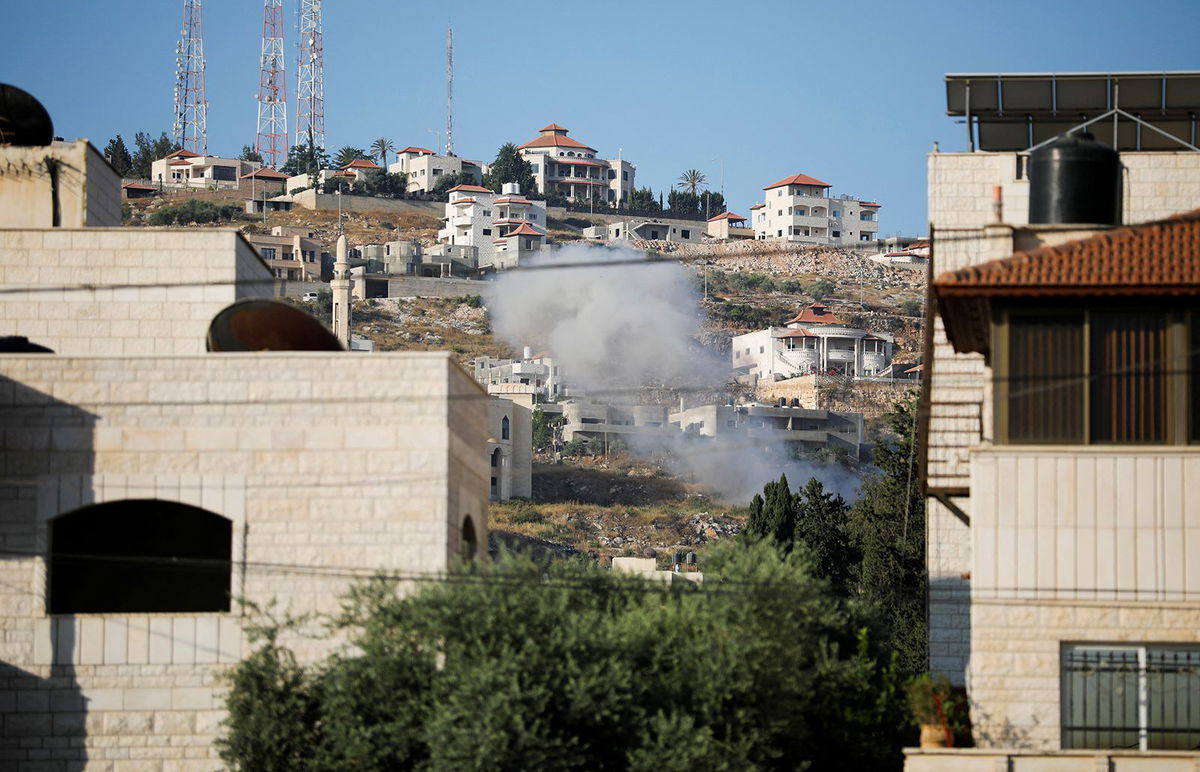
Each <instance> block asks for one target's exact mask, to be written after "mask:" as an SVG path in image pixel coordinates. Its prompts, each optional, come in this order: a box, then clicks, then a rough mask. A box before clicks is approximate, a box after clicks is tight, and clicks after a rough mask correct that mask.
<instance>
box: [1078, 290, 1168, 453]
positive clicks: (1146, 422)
mask: <svg viewBox="0 0 1200 772" xmlns="http://www.w3.org/2000/svg"><path fill="white" fill-rule="evenodd" d="M1091 333H1092V334H1091V360H1092V361H1091V367H1090V372H1091V373H1092V374H1093V377H1092V441H1093V442H1165V441H1166V439H1167V410H1166V406H1167V377H1166V367H1165V364H1166V361H1165V358H1166V355H1167V319H1166V316H1165V315H1164V314H1152V315H1143V314H1127V313H1118V314H1113V313H1093V314H1091Z"/></svg>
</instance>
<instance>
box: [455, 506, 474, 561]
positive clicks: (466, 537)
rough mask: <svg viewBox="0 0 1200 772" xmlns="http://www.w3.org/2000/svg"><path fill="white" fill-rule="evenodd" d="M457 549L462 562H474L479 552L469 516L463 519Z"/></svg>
mask: <svg viewBox="0 0 1200 772" xmlns="http://www.w3.org/2000/svg"><path fill="white" fill-rule="evenodd" d="M459 547H460V550H461V552H462V558H463V560H474V559H475V556H476V555H477V554H478V552H479V540H478V538H476V536H475V523H473V522H471V516H470V515H467V516H466V517H464V518H463V524H462V539H461V541H460V542H459Z"/></svg>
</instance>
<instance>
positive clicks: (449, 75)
mask: <svg viewBox="0 0 1200 772" xmlns="http://www.w3.org/2000/svg"><path fill="white" fill-rule="evenodd" d="M446 155H454V28H453V27H446Z"/></svg>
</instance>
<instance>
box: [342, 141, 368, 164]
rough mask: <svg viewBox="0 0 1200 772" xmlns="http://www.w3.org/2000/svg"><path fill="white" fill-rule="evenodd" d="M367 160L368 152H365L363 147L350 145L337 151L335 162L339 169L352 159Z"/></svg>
mask: <svg viewBox="0 0 1200 772" xmlns="http://www.w3.org/2000/svg"><path fill="white" fill-rule="evenodd" d="M365 160H367V154H366V153H365V152H363V149H362V148H361V147H350V146H349V145H346V146H345V147H344V148H342V149H341V150H339V151H337V155H335V156H334V163H336V164H337V165H338V168H339V169H340V168H342V167H343V166H345V165H346V164H348V163H350V162H351V161H365Z"/></svg>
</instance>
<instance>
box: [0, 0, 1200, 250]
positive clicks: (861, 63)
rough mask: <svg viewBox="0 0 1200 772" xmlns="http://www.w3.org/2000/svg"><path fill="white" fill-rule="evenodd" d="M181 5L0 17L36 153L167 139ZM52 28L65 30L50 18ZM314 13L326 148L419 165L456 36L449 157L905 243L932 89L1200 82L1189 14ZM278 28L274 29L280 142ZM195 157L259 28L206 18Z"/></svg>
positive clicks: (462, 7)
mask: <svg viewBox="0 0 1200 772" xmlns="http://www.w3.org/2000/svg"><path fill="white" fill-rule="evenodd" d="M182 5H183V4H182V1H181V0H68V2H67V3H65V4H63V3H48V2H40V3H30V2H17V0H0V6H2V8H3V10H2V11H0V16H2V17H3V23H0V81H5V82H11V83H14V84H16V85H19V86H21V87H22V88H25V89H27V90H29V91H31V92H33V93H34V95H35V96H37V97H38V98H39V99H40V100H42V102H43V103H44V104H45V105H46V106H47V108H48V109H49V110H50V113H51V115H52V117H53V118H54V121H55V127H56V132H57V133H58V134H60V135H62V136H64V137H67V138H74V137H87V138H89V139H91V140H92V141H93V142H94V143H96V144H97V145H99V146H101V147H102V146H103V145H104V144H105V143H106V142H107V140H108V139H109V138H110V137H111V136H113V135H114V134H116V133H118V132H119V133H121V134H122V135H124V136H125V138H126V140H127V142H129V144H132V135H133V134H134V132H136V131H139V130H144V131H152V132H155V133H157V132H159V131H168V132H169V131H170V124H171V110H172V105H171V98H172V97H171V93H172V87H173V80H174V59H175V43H176V39H177V37H178V34H179V26H180V19H181V9H182ZM64 6H65V7H64ZM326 6H327V7H326V9H325V41H326V54H325V79H326V108H325V110H326V126H327V134H328V141H329V144H330V145H331V146H332V147H335V148H336V147H340V146H342V145H355V146H360V147H365V146H367V145H368V144H369V143H370V142H371V141H372V140H374V139H375V138H376V137H380V136H385V137H388V138H391V139H392V140H393V141H394V142H395V143H396V144H397V145H398V146H401V147H402V146H404V145H410V144H411V145H421V146H426V147H434V146H435V145H436V143H437V139H436V137H435V136H434V135H433V134H430V133H429V132H428V130H429V129H439V130H440V129H441V128H443V127H444V125H445V80H444V78H445V76H444V71H445V59H444V55H445V54H444V44H445V28H446V25H447V23H450V24H453V26H454V34H455V64H456V69H455V148H456V150H457V152H458V154H459V155H462V156H465V157H468V158H477V159H481V160H490V159H491V158H492V157H494V155H495V152H496V148H497V147H498V146H499V145H500V144H502V143H503V142H506V141H514V142H518V143H519V142H523V141H525V140H527V139H530V138H532V137H533V136H535V135H536V132H537V129H538V128H539V127H541V126H543V125H544V124H547V123H550V122H556V123H560V124H562V125H564V126H566V127H567V128H569V129H571V132H572V136H574V137H577V138H578V139H581V140H582V141H584V142H587V143H588V144H590V145H593V146H595V147H597V148H598V149H599V150H600V152H601V154H603V155H605V156H606V157H615V156H616V153H617V149H618V148H621V149H622V151H623V155H624V157H625V158H627V159H629V160H631V161H633V162H634V163H635V164H637V167H638V177H637V179H638V182H639V184H640V185H650V186H651V187H653V188H654V189H655V190H656V191H657V190H660V189H665V188H667V187H668V186H670V185H671V184H673V183H674V182H675V180H676V178H677V177H678V176H679V174H680V173H681V172H683V171H684V170H685V169H690V168H698V169H701V170H702V171H704V172H706V173H707V174H708V176H709V180H710V182H711V184H712V187H713V188H714V189H716V188H717V187H718V186H719V185H720V176H721V164H720V162H719V161H715V160H712V159H714V158H721V159H723V160H724V165H725V192H726V196H727V198H728V199H729V202H730V205H731V208H732V209H733V210H734V211H736V212H738V213H740V214H743V215H745V214H748V212H747V209H748V207H749V206H750V205H751V204H752V203H755V202H757V201H759V200H761V196H762V190H761V189H762V187H763V186H764V185H767V184H769V183H771V182H773V181H775V180H777V179H779V178H781V177H784V176H787V175H789V174H794V173H796V172H803V173H806V174H810V175H813V176H815V177H819V178H821V179H823V180H825V181H827V182H830V183H833V184H834V192H835V193H849V194H852V195H857V196H860V197H863V198H873V199H875V200H877V201H880V202H882V203H883V205H884V208H883V212H882V214H881V217H880V220H881V231H882V232H883V233H885V234H892V233H898V232H899V233H905V234H917V233H923V232H924V231H925V230H926V226H925V223H926V212H925V155H926V153H927V152H928V151H929V149H930V148H931V146H932V145H933V142H934V141H935V140H937V141H939V142H940V143H941V147H942V149H943V150H958V149H962V147H963V144H964V139H963V129H962V127H961V126H960V125H957V124H955V123H954V122H953V120H952V119H950V118H947V117H946V116H945V114H944V113H945V102H944V90H943V81H942V76H943V75H944V74H945V73H947V72H1047V71H1058V72H1069V71H1118V70H1187V69H1200V46H1198V45H1197V43H1196V33H1197V30H1200V0H1139V2H1136V3H1131V2H1128V0H1123V1H1122V2H1116V1H1114V0H1092V1H1091V2H1054V0H1040V2H1034V1H1033V0H1004V1H1003V2H976V1H975V0H890V1H886V0H884V1H879V2H877V1H876V0H855V2H845V0H842V1H838V0H832V1H831V0H823V1H822V2H807V1H801V0H790V1H786V0H780V1H776V0H766V1H762V2H752V3H745V4H740V3H729V2H721V3H716V2H703V1H701V0H693V2H674V0H653V1H652V2H644V1H643V2H632V1H631V0H607V1H606V2H574V1H573V0H558V1H557V2H546V3H535V4H528V3H503V2H500V3H498V2H477V1H476V0H459V1H458V2H453V3H414V2H395V1H394V0H336V1H335V2H328V3H326ZM295 8H296V0H285V16H286V19H287V22H288V30H287V35H288V38H287V47H288V51H289V52H290V53H289V61H288V68H289V79H290V80H289V84H288V89H289V92H288V97H289V102H290V104H289V107H288V112H289V120H291V119H293V118H294V115H293V114H292V113H293V112H294V108H295V104H294V102H292V101H291V100H292V99H293V97H294V88H295V80H294V77H295V61H294V51H295V43H296V37H295ZM204 26H205V53H206V57H207V60H208V73H207V88H208V100H209V105H210V106H209V117H208V126H209V149H210V151H212V152H216V153H222V154H236V153H238V152H239V151H240V149H241V147H242V145H243V144H247V143H253V141H254V131H255V110H256V107H255V99H254V97H255V94H256V90H257V79H258V72H257V67H258V52H259V37H260V35H261V31H262V8H261V3H260V2H257V1H256V0H206V2H205V3H204Z"/></svg>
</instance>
